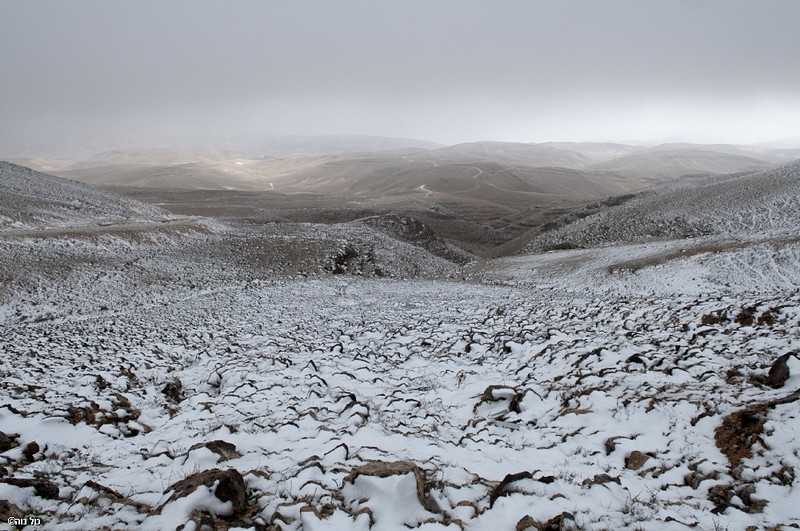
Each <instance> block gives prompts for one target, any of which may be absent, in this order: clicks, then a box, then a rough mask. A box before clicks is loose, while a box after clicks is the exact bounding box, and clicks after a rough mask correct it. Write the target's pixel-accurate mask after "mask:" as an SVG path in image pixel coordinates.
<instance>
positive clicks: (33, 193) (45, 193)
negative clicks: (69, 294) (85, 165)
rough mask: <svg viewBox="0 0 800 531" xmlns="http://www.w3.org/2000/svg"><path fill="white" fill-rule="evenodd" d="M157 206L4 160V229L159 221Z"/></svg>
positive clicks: (0, 204) (0, 180)
mask: <svg viewBox="0 0 800 531" xmlns="http://www.w3.org/2000/svg"><path fill="white" fill-rule="evenodd" d="M167 215H168V214H167V213H166V212H164V211H163V210H160V209H158V208H156V207H154V206H151V205H147V204H145V203H142V202H139V201H136V200H133V199H130V198H127V197H123V196H121V195H118V194H113V193H110V192H104V191H101V190H97V189H95V188H92V187H91V186H88V185H86V184H83V183H79V182H76V181H70V180H67V179H62V178H60V177H55V176H53V175H47V174H44V173H39V172H37V171H34V170H32V169H30V168H26V167H24V166H18V165H16V164H12V163H10V162H4V161H0V231H10V230H27V229H35V228H45V227H71V226H81V225H89V224H97V223H121V222H140V221H158V220H161V219H164V218H165V217H166V216H167Z"/></svg>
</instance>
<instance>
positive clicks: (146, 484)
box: [0, 165, 800, 531]
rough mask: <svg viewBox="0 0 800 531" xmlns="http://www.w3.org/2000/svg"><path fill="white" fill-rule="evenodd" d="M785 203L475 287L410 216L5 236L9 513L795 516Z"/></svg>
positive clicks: (216, 518) (288, 526)
mask: <svg viewBox="0 0 800 531" xmlns="http://www.w3.org/2000/svg"><path fill="white" fill-rule="evenodd" d="M784 170H786V171H787V172H788V173H787V174H786V176H784V177H785V178H784V177H782V175H784V174H783V173H775V174H770V173H766V174H762V176H761V179H764V176H765V175H766V176H772V177H770V179H772V180H771V181H769V182H772V183H773V184H774V186H775V187H778V186H783V185H781V184H780V183H783V182H786V184H785V190H784V191H786V193H789V192H790V191H791V190H792V188H791V186H790V181H791V178H792V177H791V175H796V174H795V173H793V172H795V171H796V166H794V165H793V166H787V167H786V168H784ZM753 178H754V177H753ZM726 182H728V184H729V185H730V184H731V183H732V182H733V181H732V180H728V181H726ZM737 182H738V183H740V184H741V183H744V184H745V185H749V183H750V181H748V180H747V179H745V178H742V180H741V181H737ZM760 182H761V183H762V184H763V183H764V182H767V181H760ZM708 186H715V185H714V184H708ZM734 188H735V189H734ZM712 190H718V189H716V188H712ZM726 190H727V192H723V191H720V194H721V195H720V197H721V198H722V199H721V201H722V200H724V201H728V203H727V204H730V205H734V207H735V208H733V207H731V208H733V210H732V211H731V216H729V217H732V214H733V213H734V212H740V211H742V209H746V208H750V207H749V206H748V205H747V203H746V201H745V199H746V197H747V194H746V192H743V191H741V190H740V189H739V188H738V185H737V187H731V189H730V190H728V189H726ZM676 193H677V192H676ZM709 193H711V192H709ZM725 193H727V194H728V195H725ZM737 194H738V195H737ZM686 197H691V194H689V195H686ZM725 198H728V199H725ZM757 198H760V199H757V200H758V201H761V202H762V203H761V204H764V205H773V206H774V205H776V204H779V203H777V202H778V201H779V194H776V195H775V196H774V198H773V199H769V198H768V196H767V195H765V194H760V195H758V196H757ZM641 200H643V199H641ZM635 201H640V200H635ZM633 203H634V202H633V201H632V202H631V204H633ZM670 204H673V203H670V202H669V201H667V202H661V203H653V205H654V206H653V210H651V211H650V213H651V214H652V215H654V216H657V214H658V213H657V212H655V208H656V206H658V208H664V209H665V210H667V211H668V209H669V208H670V207H669V206H668V205H670ZM698 204H699V203H698ZM724 204H726V203H722V202H720V203H719V205H720V206H719V209H718V210H717V211H716V212H717V213H716V214H713V215H711V217H709V218H708V219H712V220H715V221H716V220H720V219H722V218H721V217H720V216H721V214H722V213H723V207H724ZM781 205H782V204H781ZM623 206H627V205H623ZM793 208H794V206H793V205H789V206H788V207H785V208H784V207H781V208H780V209H779V208H777V207H775V208H773V213H772V215H771V217H769V216H768V217H767V218H763V219H762V218H760V217H759V218H757V221H756V222H754V223H757V226H756V225H754V227H755V228H756V229H757V230H755V231H750V230H747V229H749V228H753V227H751V226H750V225H747V223H746V222H745V219H751V218H746V217H741V219H740V221H739V222H737V223H736V224H733V225H731V226H726V225H723V224H722V223H723V222H722V221H720V224H719V225H715V226H716V227H720V228H719V229H718V230H719V234H716V235H706V236H703V237H698V238H693V239H678V240H659V241H650V242H639V243H629V244H624V245H606V246H604V247H602V248H598V249H578V250H561V251H557V252H551V253H541V254H534V255H527V256H520V257H513V258H506V259H502V260H495V261H488V262H485V263H482V264H479V265H477V266H476V265H471V266H469V267H468V268H466V269H460V268H459V267H457V266H456V265H455V264H454V263H453V262H450V261H447V260H444V259H442V258H440V257H437V256H434V255H432V254H431V253H429V252H427V251H426V250H424V249H423V248H421V247H419V246H415V245H411V244H409V243H407V242H408V241H416V240H415V238H416V236H419V238H416V239H421V240H422V241H423V243H425V242H427V243H428V244H430V243H432V242H433V243H436V242H435V241H433V240H431V239H430V238H428V237H427V236H428V233H427V232H426V231H424V230H422V227H421V226H420V227H417V226H415V225H414V224H413V223H411V222H410V221H406V223H405V224H403V223H402V221H403V220H402V219H401V220H400V221H399V222H398V223H399V225H400V227H399V229H398V228H397V227H388V228H389V229H393V230H394V232H398V233H399V234H400V235H401V236H405V239H406V240H407V241H400V240H398V239H395V238H392V237H390V236H388V234H391V233H392V231H391V230H386V229H387V227H386V226H382V227H381V228H382V229H384V231H385V232H379V231H377V230H376V229H374V228H371V227H369V226H367V225H366V224H363V223H344V224H340V225H317V224H309V223H257V222H254V221H252V220H240V221H239V222H233V221H229V222H226V223H222V222H218V221H213V220H202V221H196V222H193V223H188V224H177V225H170V224H155V227H156V228H148V229H147V230H131V231H126V232H113V231H109V232H107V233H102V232H101V233H92V234H91V235H86V234H84V233H82V232H67V233H62V234H48V235H47V237H42V234H40V233H35V232H34V231H32V232H31V233H30V234H14V235H13V237H8V236H3V235H2V234H0V332H1V333H0V520H2V519H8V518H15V519H16V520H12V522H16V524H18V525H17V527H22V528H26V529H34V528H37V529H38V528H43V529H63V530H86V529H145V530H162V529H170V530H171V529H185V530H188V529H195V530H198V529H222V530H224V529H237V530H244V529H254V530H270V531H276V530H297V531H299V530H304V531H320V530H337V531H338V530H365V531H366V530H372V531H381V530H384V531H394V530H398V529H407V528H412V529H419V530H422V531H433V530H449V531H458V530H466V531H479V530H485V529H493V530H494V529H496V530H506V529H507V530H518V531H521V530H528V531H531V530H536V531H541V530H542V529H547V530H551V529H561V530H566V529H581V530H596V531H601V530H612V529H613V530H617V529H641V530H654V531H655V530H659V531H660V530H684V529H687V528H690V529H731V530H733V529H736V530H739V529H780V528H782V527H784V528H785V527H789V526H798V525H800V494H799V493H800V490H799V489H798V483H797V475H798V474H797V471H798V469H800V430H799V429H798V427H797V422H796V420H797V419H796V416H797V406H798V403H799V402H800V361H798V358H797V357H796V355H795V353H796V352H798V351H800V291H798V285H800V243H798V238H797V235H796V234H794V233H793V232H792V230H791V221H790V220H791V219H792V216H794V214H793V213H792V212H793V210H792V209H793ZM752 210H753V211H760V209H759V208H756V207H753V208H752ZM611 212H613V211H610V213H611ZM609 215H611V214H609ZM615 215H616V214H615ZM693 215H694V216H696V217H697V218H698V219H700V218H702V217H703V215H705V214H703V213H699V212H698V213H695V214H693ZM668 216H669V215H668V214H661V219H666V218H668ZM764 219H766V220H770V219H771V220H773V223H771V224H770V223H769V222H768V221H764ZM384 225H385V222H384ZM400 229H402V230H400ZM417 229H419V230H417ZM6 234H8V233H6ZM462 275H463V276H464V277H465V279H464V280H461V281H458V279H460V278H462ZM26 516H27V517H28V518H29V520H28V521H27V524H24V523H22V521H23V519H24V518H25V517H26ZM32 518H36V520H35V521H34V520H32ZM6 521H7V520H6ZM26 526H27V527H26Z"/></svg>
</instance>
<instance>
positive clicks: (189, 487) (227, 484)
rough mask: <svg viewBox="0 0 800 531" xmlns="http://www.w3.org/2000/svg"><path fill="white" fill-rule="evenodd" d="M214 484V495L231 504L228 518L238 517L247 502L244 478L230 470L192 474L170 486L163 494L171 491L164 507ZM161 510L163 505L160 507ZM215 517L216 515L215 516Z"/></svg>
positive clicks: (212, 470)
mask: <svg viewBox="0 0 800 531" xmlns="http://www.w3.org/2000/svg"><path fill="white" fill-rule="evenodd" d="M215 483H216V485H217V486H216V489H215V490H214V495H215V496H216V497H217V498H219V499H220V500H221V501H223V502H231V503H232V504H233V511H232V513H231V514H230V515H228V516H230V517H236V516H239V515H240V514H241V513H242V512H243V511H244V509H245V506H246V502H247V488H246V487H245V484H244V478H242V475H241V474H240V473H239V471H238V470H235V469H233V468H230V469H228V470H220V469H218V468H212V469H211V470H205V471H203V472H198V473H197V474H192V475H191V476H189V477H187V478H184V479H182V480H180V481H178V482H177V483H175V484H173V485H172V486H170V487H169V488H168V489H167V490H166V491H164V493H165V494H166V493H167V492H170V491H172V495H171V496H170V497H169V499H168V500H167V501H166V503H165V504H164V505H166V504H167V503H170V502H171V501H174V500H176V499H178V498H183V497H185V496H188V495H189V494H191V493H192V492H194V491H195V490H197V488H198V487H200V486H201V485H204V486H206V487H213V486H214V484H215ZM162 508H163V505H162ZM215 516H216V515H215Z"/></svg>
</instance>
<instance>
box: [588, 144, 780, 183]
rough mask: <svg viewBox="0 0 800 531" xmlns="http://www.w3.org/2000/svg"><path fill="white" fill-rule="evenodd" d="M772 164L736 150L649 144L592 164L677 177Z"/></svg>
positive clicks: (605, 168)
mask: <svg viewBox="0 0 800 531" xmlns="http://www.w3.org/2000/svg"><path fill="white" fill-rule="evenodd" d="M770 166H772V164H770V163H769V162H766V161H764V160H761V159H756V158H753V157H748V156H744V155H740V154H735V153H725V152H721V151H712V150H706V149H697V148H683V149H664V148H660V147H657V148H651V149H648V150H646V151H640V152H637V153H633V154H631V155H626V156H624V157H619V158H616V159H612V160H609V161H606V162H600V163H597V164H594V165H592V166H591V168H592V169H594V170H598V171H610V172H616V173H625V174H628V175H637V176H640V177H655V176H664V177H672V178H675V177H680V176H682V175H692V174H695V175H696V174H709V173H711V174H724V173H733V172H739V171H758V170H763V169H766V168H769V167H770Z"/></svg>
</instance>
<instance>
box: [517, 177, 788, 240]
mask: <svg viewBox="0 0 800 531" xmlns="http://www.w3.org/2000/svg"><path fill="white" fill-rule="evenodd" d="M799 226H800V161H795V162H792V163H789V164H785V165H783V166H779V167H777V168H774V169H771V170H767V171H763V172H758V173H750V174H745V175H737V176H727V177H713V178H703V179H689V180H684V181H681V182H678V183H674V184H670V185H666V186H661V187H658V188H654V189H652V190H649V191H646V192H642V193H641V194H639V195H638V196H637V197H636V198H635V199H633V200H630V201H627V202H626V203H623V204H622V205H619V206H616V207H613V208H610V209H608V210H605V211H603V212H600V213H598V214H594V215H592V216H589V217H586V218H584V219H582V220H579V221H577V222H574V223H572V224H570V225H567V226H565V227H562V228H560V229H558V230H554V231H551V232H548V233H545V234H543V235H542V236H540V237H538V238H537V239H536V240H534V241H533V243H532V244H531V245H530V246H529V249H528V250H530V251H535V250H542V249H553V248H569V247H595V246H599V245H607V244H617V243H632V242H641V241H647V240H653V239H674V238H686V237H695V236H702V235H724V236H737V235H740V234H753V233H756V232H769V233H779V232H790V233H794V232H796V230H797V227H799Z"/></svg>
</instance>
